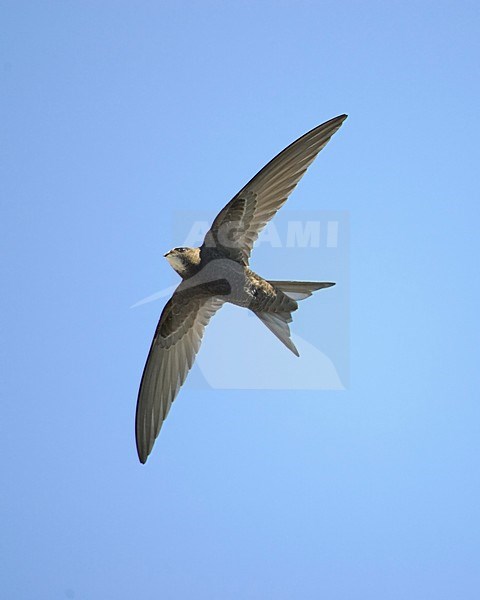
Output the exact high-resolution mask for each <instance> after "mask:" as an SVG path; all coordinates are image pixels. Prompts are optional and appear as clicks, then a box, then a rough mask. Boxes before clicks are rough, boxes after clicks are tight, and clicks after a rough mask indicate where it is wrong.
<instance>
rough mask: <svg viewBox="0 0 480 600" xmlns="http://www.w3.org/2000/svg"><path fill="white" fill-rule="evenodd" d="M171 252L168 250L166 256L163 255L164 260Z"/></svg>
mask: <svg viewBox="0 0 480 600" xmlns="http://www.w3.org/2000/svg"><path fill="white" fill-rule="evenodd" d="M170 252H171V250H169V251H168V252H167V253H166V254H164V255H163V256H164V258H167V256H168V255H169V254H170Z"/></svg>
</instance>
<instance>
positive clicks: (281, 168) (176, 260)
mask: <svg viewBox="0 0 480 600" xmlns="http://www.w3.org/2000/svg"><path fill="white" fill-rule="evenodd" d="M346 118H347V115H340V116H338V117H335V118H334V119H331V120H330V121H327V122H326V123H323V124H322V125H319V126H318V127H315V129H312V130H311V131H309V132H308V133H306V134H305V135H303V136H302V137H300V138H299V139H298V140H296V141H295V142H293V143H292V144H290V146H288V147H287V148H285V150H283V151H282V152H280V154H278V155H277V156H276V157H275V158H274V159H272V160H271V161H270V162H269V163H268V164H267V165H266V166H265V167H263V169H262V170H261V171H259V173H257V175H255V177H254V178H253V179H251V180H250V181H249V182H248V183H247V185H246V186H245V187H243V188H242V189H241V190H240V191H239V192H238V194H237V195H236V196H234V197H233V199H232V200H230V202H229V203H228V204H227V205H226V206H225V207H224V208H223V209H222V210H221V211H220V213H219V214H218V215H217V217H216V218H215V220H214V221H213V224H212V226H211V228H210V230H209V231H208V232H207V234H206V236H205V239H204V241H203V244H202V245H201V246H200V247H199V248H174V249H173V250H170V252H167V254H165V257H166V259H167V260H168V262H169V263H170V265H171V266H172V268H173V269H174V270H175V271H176V272H177V273H178V274H179V275H180V277H181V278H182V281H181V282H180V284H179V285H178V287H177V288H176V290H175V292H174V293H173V296H172V297H171V298H170V300H169V301H168V302H167V304H166V305H165V308H164V309H163V312H162V314H161V316H160V321H159V323H158V325H157V329H156V331H155V335H154V338H153V341H152V345H151V347H150V352H149V354H148V358H147V362H146V364H145V368H144V371H143V375H142V380H141V383H140V390H139V392H138V400H137V410H136V419H135V435H136V442H137V452H138V457H139V459H140V462H142V463H145V462H146V460H147V458H148V456H149V454H150V452H151V451H152V448H153V444H154V443H155V440H156V438H157V436H158V434H159V433H160V429H161V427H162V424H163V421H164V420H165V418H166V417H167V414H168V411H169V410H170V407H171V405H172V402H173V401H174V400H175V397H176V396H177V394H178V391H179V390H180V387H181V386H182V384H183V383H184V381H185V379H186V377H187V374H188V372H189V370H190V369H191V367H192V364H193V361H194V359H195V356H196V354H197V352H198V350H199V348H200V343H201V340H202V337H203V332H204V329H205V326H206V325H207V324H208V322H209V320H210V318H211V317H212V316H213V315H214V314H215V312H216V311H217V310H218V309H219V308H220V307H221V306H222V304H224V303H225V302H230V303H232V304H236V305H237V306H241V307H244V308H248V309H250V310H251V311H253V312H254V313H255V314H256V315H257V317H259V318H260V320H261V321H262V322H263V323H264V324H265V325H266V326H267V327H268V328H269V329H270V331H272V332H273V333H274V334H275V335H276V336H277V337H278V338H279V340H280V341H281V342H283V343H284V344H285V346H286V347H287V348H288V349H289V350H291V351H292V352H293V353H294V354H295V355H296V356H299V354H298V351H297V349H296V347H295V345H294V343H293V342H292V340H291V338H290V328H289V326H288V324H289V323H290V322H291V321H292V316H291V315H292V312H294V311H295V310H297V308H298V301H299V300H303V299H304V298H308V297H309V296H311V295H312V293H313V292H314V291H316V290H319V289H322V288H327V287H330V286H332V285H335V284H334V283H330V282H321V281H272V280H266V279H264V278H263V277H261V276H260V275H257V274H256V273H254V272H253V271H252V270H251V269H249V267H248V264H249V259H250V254H251V252H252V247H253V245H254V243H255V240H256V239H257V238H258V235H259V233H260V232H261V230H262V229H263V228H264V227H265V225H266V223H267V222H268V221H270V219H271V218H272V217H273V216H274V215H275V213H276V212H277V211H278V210H279V208H281V207H282V206H283V205H284V204H285V202H286V200H287V198H288V197H289V195H290V194H291V192H292V191H293V189H294V188H295V186H296V185H297V183H298V182H299V181H300V179H301V178H302V176H303V174H304V173H305V171H306V170H307V168H308V167H309V165H310V164H311V163H312V162H313V161H314V160H315V157H316V156H317V154H318V153H319V152H320V150H321V149H322V148H323V147H324V146H325V145H326V144H327V143H328V141H329V140H330V138H331V137H332V135H333V134H334V133H335V132H336V131H338V129H339V128H340V127H341V125H342V123H343V121H344V120H345V119H346Z"/></svg>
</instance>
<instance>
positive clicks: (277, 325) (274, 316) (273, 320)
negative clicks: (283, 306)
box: [255, 311, 300, 356]
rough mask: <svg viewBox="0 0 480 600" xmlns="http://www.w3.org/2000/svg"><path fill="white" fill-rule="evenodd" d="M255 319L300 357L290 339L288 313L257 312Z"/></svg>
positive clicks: (289, 318) (289, 316)
mask: <svg viewBox="0 0 480 600" xmlns="http://www.w3.org/2000/svg"><path fill="white" fill-rule="evenodd" d="M255 314H256V315H257V317H258V318H259V319H260V320H261V321H262V322H263V323H264V324H265V325H266V326H267V327H268V328H269V329H270V331H271V332H272V333H274V334H275V335H276V336H277V338H278V339H279V340H280V341H281V342H283V343H284V344H285V346H286V347H287V348H288V349H289V350H291V351H292V352H293V353H294V354H295V355H296V356H300V354H299V353H298V350H297V348H296V347H295V344H294V343H293V342H292V340H291V338H290V327H289V326H288V324H289V323H291V321H292V315H291V314H290V313H289V312H286V311H285V312H271V313H269V312H257V311H255Z"/></svg>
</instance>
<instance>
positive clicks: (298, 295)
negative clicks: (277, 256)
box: [255, 281, 335, 356]
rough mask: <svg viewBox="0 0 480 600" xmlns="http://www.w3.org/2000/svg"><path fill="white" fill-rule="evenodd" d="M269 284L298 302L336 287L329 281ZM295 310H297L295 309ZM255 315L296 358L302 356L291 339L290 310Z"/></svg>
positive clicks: (274, 282)
mask: <svg viewBox="0 0 480 600" xmlns="http://www.w3.org/2000/svg"><path fill="white" fill-rule="evenodd" d="M269 283H271V284H272V285H273V286H274V287H275V288H277V289H278V290H280V291H281V292H283V293H284V294H285V296H288V297H289V298H291V299H292V300H296V301H298V300H304V299H305V298H308V297H309V296H311V295H312V294H313V292H315V291H317V290H321V289H323V288H328V287H331V286H332V285H335V284H334V283H331V282H328V281H269ZM293 310H296V309H295V308H294V309H293ZM255 314H256V315H257V317H258V318H259V319H260V320H261V321H262V322H263V323H264V324H265V325H266V326H267V327H268V328H269V329H270V331H271V332H272V333H274V334H275V335H276V336H277V338H278V339H279V340H280V341H281V342H283V343H284V344H285V346H286V347H287V348H288V349H289V350H291V351H292V352H293V353H294V354H295V355H296V356H300V354H299V353H298V350H297V348H296V346H295V344H294V343H293V342H292V340H291V338H290V327H289V326H288V324H289V323H291V322H292V314H291V312H290V311H289V310H277V311H276V312H257V311H255Z"/></svg>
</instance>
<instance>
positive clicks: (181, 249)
mask: <svg viewBox="0 0 480 600" xmlns="http://www.w3.org/2000/svg"><path fill="white" fill-rule="evenodd" d="M177 250H178V251H179V252H185V248H177Z"/></svg>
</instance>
